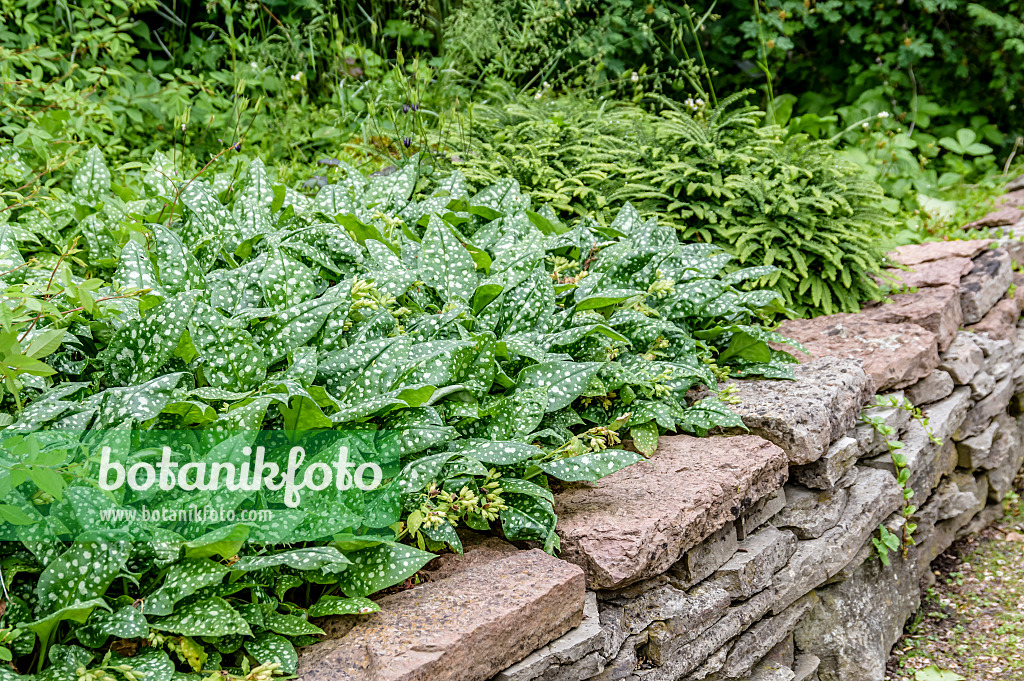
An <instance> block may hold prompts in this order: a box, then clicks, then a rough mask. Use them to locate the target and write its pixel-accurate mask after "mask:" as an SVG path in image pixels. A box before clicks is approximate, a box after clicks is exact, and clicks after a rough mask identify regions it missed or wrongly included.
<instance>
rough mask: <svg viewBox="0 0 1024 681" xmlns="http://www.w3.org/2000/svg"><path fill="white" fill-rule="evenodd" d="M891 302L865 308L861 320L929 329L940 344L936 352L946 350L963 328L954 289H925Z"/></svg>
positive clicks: (957, 296) (958, 301) (905, 294)
mask: <svg viewBox="0 0 1024 681" xmlns="http://www.w3.org/2000/svg"><path fill="white" fill-rule="evenodd" d="M891 299H892V302H891V303H886V304H884V305H878V306H876V307H872V308H866V309H864V311H863V312H861V316H862V317H864V318H868V319H877V320H878V321H880V322H886V323H888V324H901V323H908V324H917V325H918V326H921V327H924V328H925V329H928V330H929V331H931V332H932V333H933V334H935V338H936V340H937V342H938V344H939V352H941V351H943V350H945V349H946V348H948V347H949V344H950V343H952V342H953V338H954V337H955V336H956V333H957V331H958V330H959V329H960V326H961V325H962V324H963V320H964V317H963V311H962V310H961V309H960V290H959V288H958V287H957V286H940V287H937V288H928V289H925V290H923V291H919V292H918V293H901V294H898V295H894V296H891Z"/></svg>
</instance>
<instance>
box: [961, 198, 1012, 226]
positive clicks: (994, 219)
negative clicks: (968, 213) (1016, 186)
mask: <svg viewBox="0 0 1024 681" xmlns="http://www.w3.org/2000/svg"><path fill="white" fill-rule="evenodd" d="M1002 198H1003V200H1004V201H1005V200H1006V196H1003V197H1002ZM1010 200H1011V201H1012V199H1010ZM1022 219H1024V212H1021V211H1020V210H1018V209H1016V208H1014V207H1013V206H1004V207H1002V208H997V209H996V210H994V211H992V212H991V213H988V214H987V215H985V217H983V218H980V219H978V220H975V221H974V222H969V223H967V224H966V225H964V229H987V228H989V227H1005V226H1006V225H1015V224H1017V223H1018V222H1020V221H1021V220H1022Z"/></svg>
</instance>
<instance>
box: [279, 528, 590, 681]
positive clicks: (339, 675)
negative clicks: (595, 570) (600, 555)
mask: <svg viewBox="0 0 1024 681" xmlns="http://www.w3.org/2000/svg"><path fill="white" fill-rule="evenodd" d="M509 548H510V549H511V550H510V551H507V552H505V551H490V552H488V555H486V556H485V558H486V559H484V560H475V559H474V557H473V556H472V551H467V554H466V558H465V559H464V562H465V564H466V565H465V567H464V569H461V570H459V569H458V568H457V567H456V568H454V569H452V567H451V566H447V567H446V569H445V570H444V572H445V573H447V574H449V575H450V576H447V577H445V578H443V579H440V580H439V581H432V582H427V583H426V584H423V585H421V586H418V587H415V588H413V589H409V590H407V591H401V592H399V593H395V594H390V595H387V596H384V597H383V598H381V599H379V600H378V601H377V602H378V603H379V604H380V607H381V610H380V612H375V613H372V614H370V615H359V616H346V617H345V618H344V619H347V620H349V621H348V622H346V623H344V625H343V626H340V627H338V626H333V627H332V626H326V627H324V628H325V629H326V630H328V631H331V630H335V631H337V630H342V631H344V629H345V627H346V626H348V625H351V628H350V629H348V631H347V633H344V634H343V635H341V636H340V637H339V638H330V639H328V640H325V641H322V642H320V643H317V644H314V645H312V646H308V647H306V648H303V649H301V650H300V652H299V668H298V678H299V679H301V680H302V681H479V680H480V679H488V678H491V677H492V676H494V675H495V674H497V673H498V672H500V671H502V670H503V669H505V668H506V667H508V666H509V665H512V664H515V663H516V662H518V661H520V660H522V659H523V658H525V657H526V656H528V655H529V654H530V653H532V652H533V651H534V650H536V649H538V648H540V647H542V646H544V645H546V644H548V643H550V642H551V641H552V640H554V639H556V638H558V637H560V636H561V635H562V634H564V633H566V632H567V631H569V630H570V629H572V628H573V627H576V626H578V625H579V624H580V622H581V621H582V619H583V606H584V602H585V599H586V591H585V588H584V581H583V572H582V570H580V569H579V568H578V567H576V566H575V565H571V564H569V563H566V562H565V561H562V560H559V559H558V558H555V557H553V556H550V555H548V554H546V553H544V552H543V551H541V550H539V549H532V550H529V551H516V550H514V549H512V547H509ZM446 559H447V560H449V562H452V561H451V559H450V558H447V557H446ZM353 620H354V625H353V624H352V621H353ZM481 651H486V654H482V653H481Z"/></svg>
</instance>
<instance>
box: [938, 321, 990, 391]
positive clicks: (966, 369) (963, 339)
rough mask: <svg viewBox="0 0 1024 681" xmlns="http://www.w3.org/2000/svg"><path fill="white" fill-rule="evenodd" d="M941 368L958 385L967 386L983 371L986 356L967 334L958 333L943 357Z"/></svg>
mask: <svg viewBox="0 0 1024 681" xmlns="http://www.w3.org/2000/svg"><path fill="white" fill-rule="evenodd" d="M941 358H942V362H941V364H939V368H940V369H942V370H943V371H945V372H946V373H948V374H949V375H950V376H951V377H952V378H953V382H954V383H956V384H957V385H967V384H968V383H970V381H971V379H972V378H974V374H976V373H978V370H979V369H981V365H982V363H983V362H984V361H985V354H984V353H983V352H982V351H981V348H979V347H978V344H977V343H975V342H974V340H973V338H972V336H971V335H970V334H968V333H966V332H961V333H958V334H957V336H956V338H954V339H953V342H952V343H951V344H950V346H949V347H948V348H947V349H946V351H945V352H943V353H942V355H941Z"/></svg>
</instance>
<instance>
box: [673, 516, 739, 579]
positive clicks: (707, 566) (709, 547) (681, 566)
mask: <svg viewBox="0 0 1024 681" xmlns="http://www.w3.org/2000/svg"><path fill="white" fill-rule="evenodd" d="M736 544H737V540H736V525H735V523H729V524H728V525H726V526H725V527H723V528H722V529H720V530H718V531H717V532H715V533H714V534H713V535H711V536H710V537H708V538H707V539H705V540H704V541H702V542H701V543H699V544H697V545H696V546H694V547H693V548H692V549H690V550H689V551H687V552H686V555H684V556H683V557H682V558H681V559H680V560H679V561H678V562H677V563H675V564H674V565H673V566H672V567H671V568H669V572H670V573H671V574H672V576H673V577H674V578H675V580H676V583H677V585H678V586H679V587H680V588H683V589H689V588H690V587H691V586H693V585H694V584H696V583H697V582H700V581H701V580H703V579H706V578H707V577H710V576H711V575H712V574H714V572H715V570H717V569H718V568H720V567H722V566H723V565H725V563H726V561H728V560H729V559H730V558H732V555H733V554H734V553H736Z"/></svg>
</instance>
